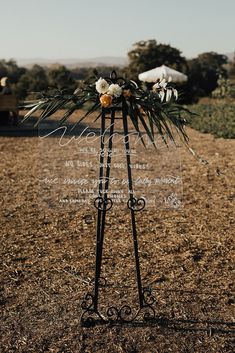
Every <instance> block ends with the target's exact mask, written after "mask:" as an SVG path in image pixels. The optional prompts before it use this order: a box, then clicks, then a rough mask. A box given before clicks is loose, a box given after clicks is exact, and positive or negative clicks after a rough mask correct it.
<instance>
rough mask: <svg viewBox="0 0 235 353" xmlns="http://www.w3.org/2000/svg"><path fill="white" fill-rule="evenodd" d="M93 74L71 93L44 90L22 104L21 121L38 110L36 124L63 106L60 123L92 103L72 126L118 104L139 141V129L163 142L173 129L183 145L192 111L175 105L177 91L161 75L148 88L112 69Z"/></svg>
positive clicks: (171, 138) (186, 140)
mask: <svg viewBox="0 0 235 353" xmlns="http://www.w3.org/2000/svg"><path fill="white" fill-rule="evenodd" d="M95 74H96V76H95V79H92V80H91V81H90V82H86V83H84V85H83V87H81V88H78V89H76V90H75V91H74V93H73V94H67V93H66V91H65V90H63V91H59V90H52V91H50V90H48V91H47V92H45V93H43V94H42V98H41V99H39V100H36V101H31V102H28V103H26V104H25V105H24V108H26V109H29V111H28V112H27V113H26V114H25V117H24V120H23V121H25V120H27V119H28V118H29V117H30V116H32V115H33V114H34V113H35V112H36V111H38V110H39V111H40V112H41V113H40V115H39V118H38V121H37V124H36V125H38V124H40V123H41V122H42V121H43V120H44V119H46V118H48V117H49V116H51V115H53V114H54V113H55V112H57V111H58V110H61V109H65V113H64V114H63V115H62V117H61V119H60V121H59V124H60V125H62V124H63V123H64V122H65V121H66V120H67V119H68V118H69V117H70V116H71V115H72V114H73V112H74V111H76V110H77V109H81V108H82V107H83V106H84V104H85V103H86V102H93V104H92V107H91V108H89V109H88V110H87V111H86V113H85V114H84V115H83V116H82V117H81V118H80V119H79V121H77V122H76V123H75V125H74V126H73V128H74V127H75V126H76V125H77V124H79V123H80V122H81V121H82V120H84V119H85V118H86V117H87V116H88V115H89V114H91V113H93V112H95V111H97V112H98V116H97V118H99V117H100V116H101V111H102V109H110V108H111V107H115V106H121V107H122V109H125V111H126V113H127V114H128V116H129V117H130V119H131V121H132V123H133V125H134V127H135V129H136V131H137V133H138V134H140V136H141V139H142V142H143V143H144V140H143V138H142V132H141V131H142V130H143V129H144V131H145V132H146V134H147V135H148V137H149V138H150V139H151V141H152V142H153V143H154V135H155V133H156V132H157V133H159V134H160V135H161V137H162V139H163V140H164V142H165V143H166V144H167V140H168V138H169V139H170V140H171V141H175V138H174V130H176V131H177V132H178V134H179V136H180V137H181V138H182V140H183V141H184V143H185V144H186V145H187V142H188V137H187V134H186V132H185V130H184V127H185V125H186V124H187V123H188V122H187V120H186V117H187V115H188V116H190V115H192V113H191V112H190V111H189V110H187V109H186V108H184V107H183V106H182V105H180V104H177V102H176V101H177V99H178V92H177V90H176V89H175V88H173V87H171V86H170V85H169V82H170V80H169V81H168V82H167V81H166V80H165V79H164V78H163V79H162V80H160V81H159V82H157V83H155V84H154V85H153V87H152V89H151V90H148V89H145V88H142V87H139V86H138V85H137V84H136V83H135V82H134V81H132V80H126V79H124V78H120V77H117V74H116V72H115V71H113V72H112V73H111V74H110V77H106V78H102V77H99V75H98V73H97V72H96V73H95ZM173 128H175V129H173Z"/></svg>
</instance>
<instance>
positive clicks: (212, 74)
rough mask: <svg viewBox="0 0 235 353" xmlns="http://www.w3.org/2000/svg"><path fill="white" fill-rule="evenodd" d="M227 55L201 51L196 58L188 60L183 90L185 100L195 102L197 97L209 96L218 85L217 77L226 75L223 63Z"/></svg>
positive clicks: (225, 61)
mask: <svg viewBox="0 0 235 353" xmlns="http://www.w3.org/2000/svg"><path fill="white" fill-rule="evenodd" d="M227 60H228V59H227V57H226V56H225V55H221V54H218V53H215V52H209V53H202V54H200V55H198V57H197V58H195V59H191V60H188V62H187V67H188V68H187V75H188V82H187V83H186V84H185V85H184V87H183V90H184V92H185V95H186V97H185V98H186V99H185V100H186V101H187V102H195V101H197V100H198V98H199V97H205V96H209V95H210V94H211V92H213V91H214V90H215V89H216V87H217V85H218V78H219V77H220V76H221V75H222V76H223V77H226V75H227V72H226V70H225V68H224V64H226V63H227Z"/></svg>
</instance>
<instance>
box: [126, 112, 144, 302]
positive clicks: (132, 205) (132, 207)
mask: <svg viewBox="0 0 235 353" xmlns="http://www.w3.org/2000/svg"><path fill="white" fill-rule="evenodd" d="M122 114H123V128H124V145H125V153H126V162H127V174H128V189H129V190H128V192H129V201H128V208H129V209H130V212H131V225H132V237H133V242H134V253H135V265H136V278H137V285H138V294H139V304H140V308H142V307H143V290H142V284H141V274H140V261H139V253H138V241H137V231H136V220H135V206H136V202H137V200H136V199H135V198H134V196H133V185H132V174H131V157H130V153H131V152H130V143H129V135H128V123H127V113H126V109H125V107H123V112H122Z"/></svg>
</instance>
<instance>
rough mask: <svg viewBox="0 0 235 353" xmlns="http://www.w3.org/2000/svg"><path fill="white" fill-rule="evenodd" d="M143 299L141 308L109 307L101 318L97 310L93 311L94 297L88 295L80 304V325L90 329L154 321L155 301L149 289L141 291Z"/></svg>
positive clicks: (126, 306) (127, 306)
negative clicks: (97, 326)
mask: <svg viewBox="0 0 235 353" xmlns="http://www.w3.org/2000/svg"><path fill="white" fill-rule="evenodd" d="M143 298H144V299H143V306H141V307H140V308H139V309H138V310H135V309H132V308H131V306H129V305H123V306H121V307H120V308H118V307H116V306H110V307H108V308H107V309H106V314H105V315H104V316H103V314H102V315H101V314H100V313H99V311H98V310H95V306H94V296H93V295H92V294H90V293H88V294H87V295H86V296H85V299H84V301H83V302H82V309H83V310H84V312H83V314H82V316H81V324H82V325H83V326H86V327H91V326H95V325H96V324H107V323H111V324H120V323H126V324H128V323H134V322H140V321H144V322H147V321H153V320H156V313H155V310H154V307H153V304H154V303H155V302H156V300H155V298H154V297H153V295H152V293H151V289H150V288H145V289H144V290H143Z"/></svg>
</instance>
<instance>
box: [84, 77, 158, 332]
mask: <svg viewBox="0 0 235 353" xmlns="http://www.w3.org/2000/svg"><path fill="white" fill-rule="evenodd" d="M110 79H111V80H112V81H113V82H117V81H118V80H119V78H118V77H117V75H116V73H115V72H112V74H111V78H110ZM110 114H111V123H110V132H109V140H108V141H109V142H108V150H109V151H112V137H113V132H114V122H115V108H112V109H110ZM122 116H123V128H124V136H125V138H124V148H125V152H126V162H127V175H128V190H129V200H128V202H127V207H128V208H129V210H130V216H131V224H132V238H133V248H134V255H135V266H136V281H137V289H138V299H139V308H138V309H132V307H131V306H129V305H123V306H121V307H120V308H118V307H117V306H116V305H113V306H110V307H108V308H106V309H103V308H102V310H103V311H104V314H103V313H102V314H101V311H102V310H101V311H100V309H99V288H100V287H101V286H105V285H106V280H104V279H103V278H102V277H101V265H102V253H103V242H104V235H105V234H104V233H105V219H106V212H107V211H108V210H110V209H111V208H112V205H113V201H112V199H111V198H109V197H108V191H109V177H110V172H111V159H112V153H109V154H108V156H107V163H104V159H105V155H104V154H103V153H102V151H103V150H104V131H105V120H106V111H105V109H102V118H101V134H100V170H99V180H100V184H99V194H98V195H99V196H98V197H97V198H96V199H95V200H94V206H95V208H96V209H97V210H98V214H97V227H96V269H95V280H94V294H91V293H88V294H87V295H86V296H85V298H84V300H83V302H82V309H83V314H82V316H81V323H82V325H83V326H94V325H95V324H97V323H103V324H104V323H132V322H139V321H140V320H142V321H149V320H154V319H155V317H156V314H155V310H154V308H153V304H154V303H155V298H154V297H153V295H152V293H151V290H150V288H144V289H143V288H142V284H141V272H140V261H139V253H138V237H137V230H136V221H135V212H139V211H141V210H143V209H144V208H145V205H146V202H145V199H144V198H135V197H134V195H133V191H132V190H133V187H132V172H131V167H130V166H131V158H130V154H129V153H128V151H129V150H130V143H129V133H128V119H127V106H126V105H125V104H124V103H123V105H122ZM104 165H107V167H106V170H104ZM104 176H105V184H104V183H102V182H101V181H102V180H103V178H104Z"/></svg>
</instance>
